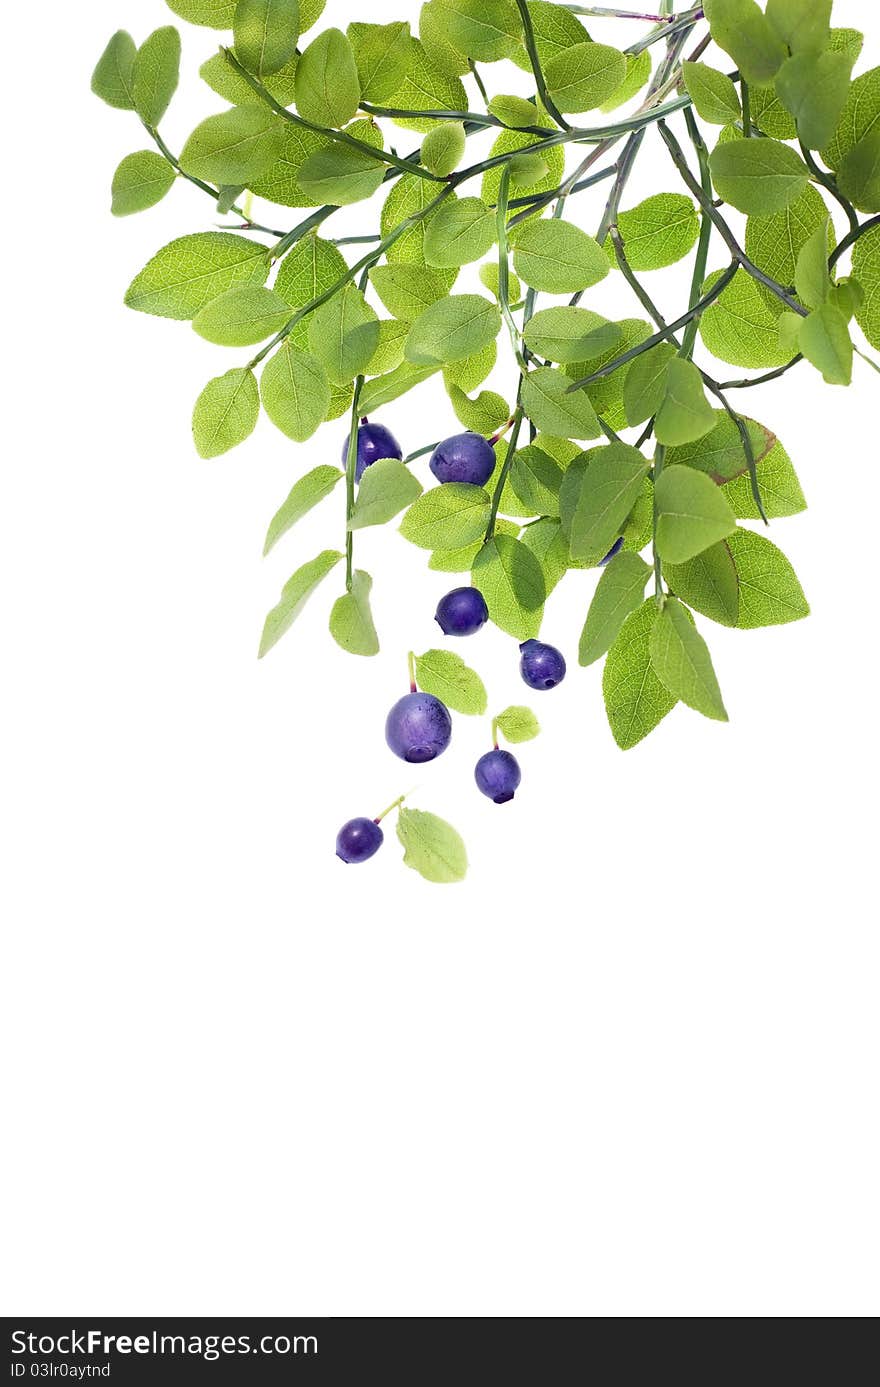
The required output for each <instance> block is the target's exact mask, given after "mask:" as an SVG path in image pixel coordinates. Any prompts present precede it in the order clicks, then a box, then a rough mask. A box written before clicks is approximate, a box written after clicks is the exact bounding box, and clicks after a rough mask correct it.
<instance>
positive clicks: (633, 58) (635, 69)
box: [599, 49, 651, 111]
mask: <svg viewBox="0 0 880 1387" xmlns="http://www.w3.org/2000/svg"><path fill="white" fill-rule="evenodd" d="M650 77H651V54H650V52H649V51H648V50H647V49H645V50H644V52H642V53H636V54H634V55H629V56H627V59H626V76H625V77H624V79H623V81H622V82H621V84H620V86H619V87H616V88H615V89H614V91H613V92H612V93H611V95H610V96H609V98H608V100H607V101H603V102H602V105H601V107H600V108H599V109H600V110H602V111H616V110H617V108H618V106H623V105H625V104H626V102H627V101H631V100H632V98H633V97H634V96H635V95H636V93H637V92H640V91H641V90H642V87H644V86H645V85H646V83H647V82H648V81H649V79H650Z"/></svg>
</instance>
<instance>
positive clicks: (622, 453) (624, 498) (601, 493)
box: [570, 443, 648, 559]
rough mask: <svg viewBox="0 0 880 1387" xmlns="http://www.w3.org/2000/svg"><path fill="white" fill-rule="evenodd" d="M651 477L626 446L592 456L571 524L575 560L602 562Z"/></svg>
mask: <svg viewBox="0 0 880 1387" xmlns="http://www.w3.org/2000/svg"><path fill="white" fill-rule="evenodd" d="M647 473H648V462H647V460H646V458H644V457H643V455H642V454H641V453H640V452H639V450H638V449H637V448H631V447H630V446H629V444H627V443H609V444H608V446H607V447H604V448H596V449H594V450H593V451H592V453H591V454H590V459H589V464H588V466H587V468H586V471H585V472H584V477H583V481H582V483H581V486H580V494H579V496H578V501H577V505H576V507H575V511H574V515H573V516H572V520H571V538H570V546H571V555H572V558H573V559H589V558H594V557H595V558H597V559H601V558H602V557H603V556H604V555H605V554H607V553H608V550H609V549H610V548H611V546H612V545H613V543H614V541H615V540H616V539H617V537H618V535H619V534H620V531H621V529H622V527H623V524H624V522H625V520H626V518H627V516H628V515H629V513H630V511H631V510H632V508H633V506H634V505H635V503H636V501H637V500H638V497H639V495H640V493H641V490H642V484H643V482H644V480H645V477H646V476H647Z"/></svg>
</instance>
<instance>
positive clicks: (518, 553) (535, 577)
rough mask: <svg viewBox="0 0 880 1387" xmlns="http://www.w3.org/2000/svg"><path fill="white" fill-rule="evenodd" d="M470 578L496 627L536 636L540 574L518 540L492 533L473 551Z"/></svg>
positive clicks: (523, 637) (525, 637) (524, 637)
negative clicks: (474, 553)
mask: <svg viewBox="0 0 880 1387" xmlns="http://www.w3.org/2000/svg"><path fill="white" fill-rule="evenodd" d="M443 489H444V490H448V487H444V488H443ZM471 580H472V582H473V585H474V587H475V588H479V590H480V592H481V593H482V594H483V596H484V597H485V599H486V605H487V606H488V608H489V616H490V618H491V619H492V621H494V623H495V625H496V626H499V627H500V628H501V630H502V631H506V632H507V633H508V635H511V636H516V638H517V640H521V641H525V640H529V639H530V638H531V637H533V636H537V634H538V632H539V631H540V629H541V619H542V617H543V615H544V597H545V587H544V574H543V572H542V570H541V565H540V564H539V563H538V560H537V559H536V558H535V556H534V554H533V553H532V552H531V550H529V549H528V548H527V547H526V546H525V545H524V544H522V543H521V542H520V540H518V539H511V538H510V536H508V535H503V534H498V533H496V534H495V536H494V538H493V539H490V540H489V541H488V542H487V543H486V544H484V545H483V547H482V549H481V550H480V552H479V553H478V554H477V557H476V559H475V560H474V567H473V572H472V575H471Z"/></svg>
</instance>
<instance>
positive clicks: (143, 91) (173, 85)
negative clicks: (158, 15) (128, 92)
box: [133, 24, 180, 126]
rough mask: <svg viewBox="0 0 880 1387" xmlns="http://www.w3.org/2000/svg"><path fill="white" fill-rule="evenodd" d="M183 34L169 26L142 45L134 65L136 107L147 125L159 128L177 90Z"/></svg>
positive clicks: (151, 36) (151, 35)
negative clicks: (181, 36)
mask: <svg viewBox="0 0 880 1387" xmlns="http://www.w3.org/2000/svg"><path fill="white" fill-rule="evenodd" d="M179 75H180V34H179V33H178V32H177V30H176V29H175V28H174V26H173V24H168V25H166V26H165V27H164V28H162V29H157V30H156V31H155V33H152V34H150V37H149V38H148V39H146V40H145V41H144V43H142V44H141V46H140V48H139V49H138V53H137V57H136V59H135V64H134V90H133V96H134V105H135V110H136V111H137V113H138V115H139V116H140V118H141V120H142V121H143V122H144V124H145V125H148V126H156V125H158V124H159V121H160V120H161V119H162V117H163V116H164V114H165V112H166V111H167V110H168V106H169V104H170V102H171V98H172V96H173V95H174V93H175V92H176V91H177V82H178V78H179Z"/></svg>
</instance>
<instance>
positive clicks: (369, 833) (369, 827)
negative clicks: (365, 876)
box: [336, 819, 385, 862]
mask: <svg viewBox="0 0 880 1387" xmlns="http://www.w3.org/2000/svg"><path fill="white" fill-rule="evenodd" d="M384 838H385V834H384V833H383V832H382V830H381V828H380V827H379V825H378V824H377V823H376V821H375V820H374V819H349V821H348V823H347V824H343V825H342V827H341V829H340V830H339V832H338V833H337V835H336V856H337V857H341V858H342V860H343V862H366V861H367V859H368V858H370V857H372V856H373V854H374V853H377V852H378V851H379V849H380V848H381V846H382V842H383V840H384Z"/></svg>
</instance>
